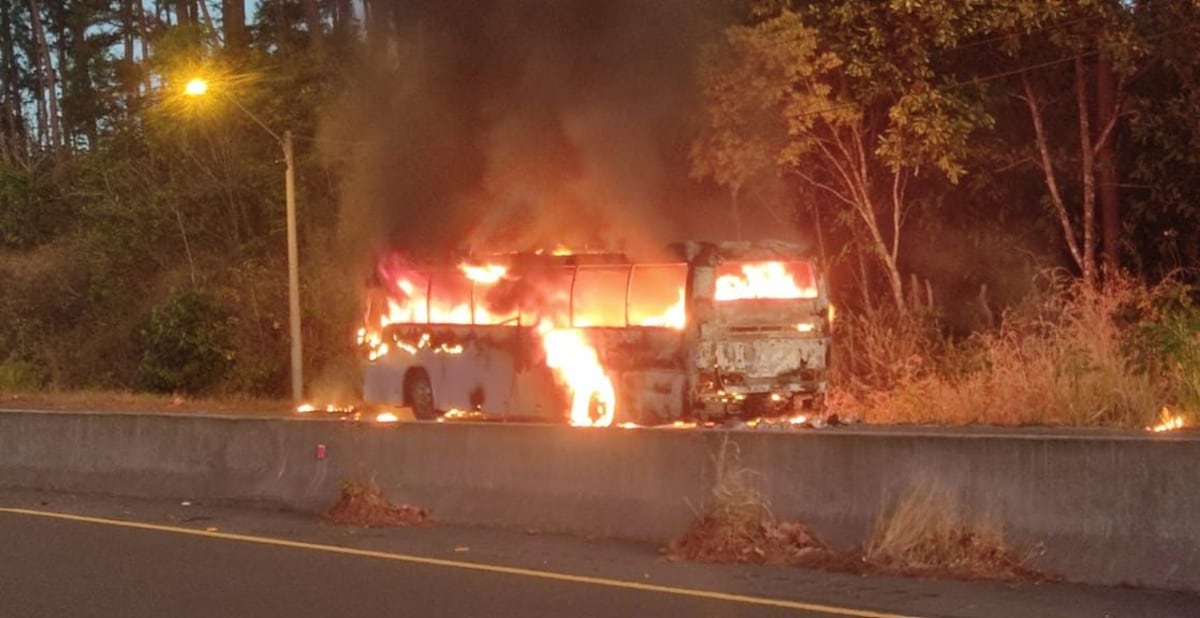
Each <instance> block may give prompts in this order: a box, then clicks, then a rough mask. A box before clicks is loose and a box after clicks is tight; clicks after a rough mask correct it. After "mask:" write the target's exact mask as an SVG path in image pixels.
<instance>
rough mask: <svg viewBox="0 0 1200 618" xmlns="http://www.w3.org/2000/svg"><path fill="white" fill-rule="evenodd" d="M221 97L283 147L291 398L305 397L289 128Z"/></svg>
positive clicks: (193, 84)
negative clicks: (280, 129)
mask: <svg viewBox="0 0 1200 618" xmlns="http://www.w3.org/2000/svg"><path fill="white" fill-rule="evenodd" d="M183 92H184V94H186V95H188V96H192V97H198V96H203V95H204V94H206V93H207V92H208V82H207V81H205V80H203V79H200V78H194V79H192V80H191V81H189V82H188V83H187V84H186V85H185V86H184V89H183ZM222 98H223V99H225V100H226V101H229V102H230V103H233V104H234V105H235V106H236V107H237V108H238V109H240V110H242V113H244V114H246V115H247V116H249V117H250V119H251V120H253V121H254V122H256V123H257V124H258V126H260V127H262V128H263V129H264V130H265V131H266V132H267V133H269V134H270V135H271V137H273V138H275V141H276V142H278V143H279V146H280V147H281V148H283V160H284V161H285V162H286V164H287V171H286V172H285V173H284V185H285V187H286V194H287V249H288V317H289V320H288V321H289V323H290V331H291V339H292V400H293V401H301V400H302V399H303V398H304V364H303V357H302V355H301V345H300V343H301V342H300V274H299V271H298V270H297V263H298V261H299V249H298V247H297V241H296V174H295V158H294V157H293V156H292V132H291V131H284V132H283V136H282V137H281V136H280V135H279V134H278V133H276V132H274V131H272V130H271V127H268V126H267V125H266V123H264V122H263V121H262V120H259V118H258V116H255V115H254V114H252V113H250V110H248V109H246V108H245V107H243V106H242V104H241V103H238V102H237V100H236V99H234V98H233V97H230V96H223V97H222Z"/></svg>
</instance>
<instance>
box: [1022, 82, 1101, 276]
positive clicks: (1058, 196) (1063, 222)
mask: <svg viewBox="0 0 1200 618" xmlns="http://www.w3.org/2000/svg"><path fill="white" fill-rule="evenodd" d="M1021 86H1022V88H1023V89H1024V91H1025V103H1026V104H1027V105H1028V106H1029V116H1030V119H1031V120H1032V121H1033V135H1034V144H1035V146H1036V147H1037V151H1038V163H1039V165H1040V166H1041V168H1042V173H1043V175H1044V177H1045V181H1046V190H1047V191H1048V192H1049V193H1050V203H1051V204H1052V205H1053V206H1054V213H1055V214H1056V215H1058V223H1059V225H1060V226H1061V227H1062V231H1063V238H1064V239H1065V240H1066V242H1067V249H1068V250H1070V252H1071V258H1072V259H1073V260H1075V265H1076V266H1078V267H1079V270H1080V271H1081V272H1087V270H1088V269H1087V266H1086V261H1085V260H1084V257H1083V253H1082V252H1081V251H1080V248H1079V241H1078V240H1077V239H1076V238H1075V227H1074V226H1073V225H1072V224H1071V216H1070V214H1069V213H1068V212H1067V204H1066V202H1065V201H1064V200H1063V197H1062V192H1061V191H1059V189H1058V176H1057V175H1056V174H1055V172H1054V165H1053V160H1052V159H1051V157H1050V145H1049V141H1048V138H1047V137H1046V128H1045V125H1044V123H1043V122H1042V109H1041V104H1040V103H1039V102H1038V98H1037V95H1035V94H1034V92H1033V86H1032V85H1031V84H1030V83H1029V76H1028V75H1027V74H1025V73H1021Z"/></svg>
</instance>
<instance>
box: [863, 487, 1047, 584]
mask: <svg viewBox="0 0 1200 618" xmlns="http://www.w3.org/2000/svg"><path fill="white" fill-rule="evenodd" d="M863 560H864V561H865V562H866V563H867V566H868V568H870V569H871V570H873V571H878V572H883V573H895V574H903V575H925V576H949V577H958V578H964V579H999V580H1014V579H1035V580H1044V579H1048V576H1046V575H1044V574H1041V573H1039V572H1037V571H1035V570H1034V569H1032V568H1030V567H1029V566H1027V564H1026V563H1027V561H1028V560H1027V558H1022V557H1021V556H1020V555H1018V554H1017V553H1016V552H1014V551H1013V550H1012V549H1010V548H1009V547H1008V546H1007V545H1006V544H1005V541H1004V536H1003V534H1002V533H1001V531H1000V528H999V527H998V526H994V525H991V524H981V523H977V522H968V521H967V520H966V518H964V517H963V514H962V507H961V505H960V504H959V503H958V501H956V500H955V499H954V498H953V497H952V496H951V494H950V493H949V492H948V491H946V490H945V489H943V488H941V487H939V486H936V485H933V484H929V483H925V484H919V485H915V486H914V487H913V488H912V489H910V490H909V491H908V492H907V493H906V494H905V495H904V496H903V497H902V498H901V499H900V500H899V501H898V502H897V504H896V506H895V507H894V508H893V509H892V510H891V511H889V512H885V513H883V514H882V515H881V516H880V517H879V518H878V519H876V521H875V526H874V529H873V530H872V533H871V538H870V539H869V540H868V541H867V544H866V546H865V547H864V556H863Z"/></svg>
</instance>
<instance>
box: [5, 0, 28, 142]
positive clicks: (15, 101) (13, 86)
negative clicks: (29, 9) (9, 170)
mask: <svg viewBox="0 0 1200 618" xmlns="http://www.w3.org/2000/svg"><path fill="white" fill-rule="evenodd" d="M13 10H14V7H13V4H12V0H0V64H3V66H0V75H3V77H4V79H3V81H4V88H3V91H0V100H2V101H3V104H2V105H0V137H3V146H2V149H0V157H3V160H4V161H10V160H11V158H12V157H13V156H14V155H15V154H16V152H17V151H18V150H19V149H22V148H23V147H22V145H21V144H22V142H24V139H25V138H23V137H22V135H21V132H22V131H21V126H22V125H24V122H22V121H21V119H22V113H21V104H20V101H21V91H20V89H19V87H18V86H17V84H18V81H17V79H18V75H19V71H18V67H17V61H16V58H17V51H16V47H15V45H16V40H15V37H14V36H13Z"/></svg>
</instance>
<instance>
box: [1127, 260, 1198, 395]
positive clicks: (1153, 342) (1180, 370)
mask: <svg viewBox="0 0 1200 618" xmlns="http://www.w3.org/2000/svg"><path fill="white" fill-rule="evenodd" d="M1195 293H1196V290H1195V289H1194V288H1192V287H1190V286H1186V285H1182V284H1179V283H1177V282H1175V281H1168V282H1166V283H1164V284H1162V285H1160V286H1158V288H1156V289H1155V290H1153V292H1152V293H1151V294H1149V295H1148V296H1147V297H1146V298H1145V299H1142V301H1141V302H1140V303H1137V304H1135V305H1132V306H1130V307H1127V308H1126V311H1125V312H1124V313H1123V315H1122V317H1123V318H1124V319H1126V320H1127V321H1129V322H1130V323H1131V326H1130V329H1129V330H1130V335H1129V337H1128V342H1127V349H1128V353H1129V355H1130V356H1131V358H1132V359H1133V361H1134V362H1135V363H1136V364H1137V366H1138V367H1139V369H1141V370H1143V371H1145V372H1147V373H1149V374H1151V375H1153V376H1155V377H1157V378H1158V379H1160V380H1162V381H1163V382H1164V385H1165V387H1166V399H1167V400H1168V401H1167V403H1168V404H1171V405H1175V406H1178V407H1181V408H1183V410H1184V411H1186V412H1190V413H1193V414H1194V413H1196V412H1200V307H1197V306H1196V303H1195V301H1194V300H1193V297H1194V295H1195Z"/></svg>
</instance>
